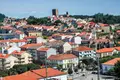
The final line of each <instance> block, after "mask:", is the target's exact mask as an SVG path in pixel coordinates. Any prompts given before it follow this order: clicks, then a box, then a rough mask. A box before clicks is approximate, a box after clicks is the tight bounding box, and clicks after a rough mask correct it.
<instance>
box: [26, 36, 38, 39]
mask: <svg viewBox="0 0 120 80" xmlns="http://www.w3.org/2000/svg"><path fill="white" fill-rule="evenodd" d="M30 38H37V36H26V37H24V39H30Z"/></svg>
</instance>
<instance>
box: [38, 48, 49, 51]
mask: <svg viewBox="0 0 120 80" xmlns="http://www.w3.org/2000/svg"><path fill="white" fill-rule="evenodd" d="M48 49H50V48H39V49H37V50H38V51H47V50H48Z"/></svg>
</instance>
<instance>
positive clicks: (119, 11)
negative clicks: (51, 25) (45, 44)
mask: <svg viewBox="0 0 120 80" xmlns="http://www.w3.org/2000/svg"><path fill="white" fill-rule="evenodd" d="M53 8H57V9H58V10H59V14H64V13H65V12H66V11H68V12H69V14H72V15H75V14H76V15H79V14H80V15H86V14H88V15H93V14H95V13H98V12H101V13H105V14H106V13H109V14H115V15H120V0H0V13H3V14H5V15H7V16H9V17H19V18H21V17H28V16H30V15H33V16H37V17H44V16H51V10H52V9H53Z"/></svg>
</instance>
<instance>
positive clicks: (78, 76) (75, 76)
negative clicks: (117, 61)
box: [68, 71, 114, 80]
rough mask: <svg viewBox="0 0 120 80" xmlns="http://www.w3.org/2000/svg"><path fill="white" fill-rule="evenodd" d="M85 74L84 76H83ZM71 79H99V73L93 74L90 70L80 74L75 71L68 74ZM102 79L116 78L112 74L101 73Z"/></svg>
mask: <svg viewBox="0 0 120 80" xmlns="http://www.w3.org/2000/svg"><path fill="white" fill-rule="evenodd" d="M83 74H84V76H83ZM68 78H69V79H73V80H97V78H98V77H97V74H92V73H91V72H89V71H86V72H79V74H76V73H74V74H73V75H71V76H68ZM100 80H114V79H113V78H112V77H111V76H105V75H100Z"/></svg>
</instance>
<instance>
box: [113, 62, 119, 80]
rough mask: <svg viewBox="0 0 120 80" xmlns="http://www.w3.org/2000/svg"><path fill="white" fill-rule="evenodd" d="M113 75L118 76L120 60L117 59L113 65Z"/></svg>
mask: <svg viewBox="0 0 120 80" xmlns="http://www.w3.org/2000/svg"><path fill="white" fill-rule="evenodd" d="M114 71H115V76H117V77H118V78H120V61H118V62H117V63H116V64H115V66H114Z"/></svg>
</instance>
